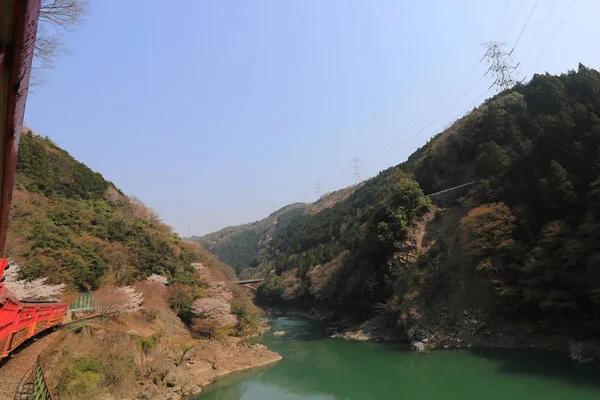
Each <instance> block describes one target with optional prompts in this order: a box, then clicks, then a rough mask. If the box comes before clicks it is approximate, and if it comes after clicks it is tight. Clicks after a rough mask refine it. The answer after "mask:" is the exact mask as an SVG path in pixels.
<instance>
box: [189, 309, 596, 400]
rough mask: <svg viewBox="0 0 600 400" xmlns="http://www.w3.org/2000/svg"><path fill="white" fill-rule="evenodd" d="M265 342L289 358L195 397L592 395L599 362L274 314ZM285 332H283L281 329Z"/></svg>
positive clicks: (554, 399) (367, 399) (370, 399)
mask: <svg viewBox="0 0 600 400" xmlns="http://www.w3.org/2000/svg"><path fill="white" fill-rule="evenodd" d="M270 324H271V331H269V332H267V333H265V334H264V335H262V336H261V337H260V338H259V342H260V343H261V344H264V345H266V346H267V347H269V348H270V349H271V350H273V351H276V352H277V353H279V354H281V355H282V357H283V359H282V360H281V361H280V362H278V363H275V364H273V365H271V366H269V367H267V368H259V369H256V370H251V371H248V372H246V373H241V374H231V375H229V376H227V377H222V378H219V379H216V380H215V382H214V383H213V384H211V385H208V386H206V387H204V388H203V391H202V393H201V394H200V395H199V396H197V397H194V400H220V399H229V400H242V399H243V400H280V399H283V398H293V399H296V400H331V399H347V400H388V399H389V400H396V399H398V398H402V399H406V400H413V399H414V400H416V399H420V400H425V399H426V400H434V399H439V398H443V399H445V400H458V399H477V398H485V399H488V400H501V399H502V400H504V399H506V398H511V399H514V400H531V399H544V400H564V399H567V398H568V399H570V400H592V399H594V400H595V399H597V398H598V396H600V385H599V384H598V381H597V376H598V374H599V373H600V369H599V368H600V366H598V365H597V364H575V363H572V362H571V361H570V360H569V359H568V358H567V357H566V356H565V355H564V354H561V353H556V352H547V351H542V350H537V349H535V350H530V349H527V350H514V349H502V350H500V349H478V348H470V349H449V350H441V351H435V352H422V353H419V352H414V351H407V349H408V346H406V345H404V344H401V345H399V344H398V343H388V342H383V341H382V342H380V343H376V342H374V341H362V342H361V341H356V340H339V339H332V338H330V337H329V336H330V333H329V332H328V328H327V326H326V325H325V324H324V323H321V322H318V321H315V320H309V319H306V318H301V317H289V316H287V317H284V316H280V317H274V316H273V317H272V318H271V320H270ZM276 332H284V333H282V334H281V333H279V334H278V333H276Z"/></svg>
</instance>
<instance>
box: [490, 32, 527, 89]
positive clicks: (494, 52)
mask: <svg viewBox="0 0 600 400" xmlns="http://www.w3.org/2000/svg"><path fill="white" fill-rule="evenodd" d="M505 44H506V43H504V42H486V43H482V44H481V45H482V46H484V47H486V48H487V51H486V53H485V55H484V56H483V57H482V58H481V60H482V61H483V60H484V59H486V60H487V62H488V64H490V68H489V69H488V70H487V72H486V73H485V75H488V74H491V75H492V77H493V78H494V83H492V85H491V86H490V89H491V88H492V87H494V86H495V87H496V88H497V89H498V91H501V90H505V89H509V88H511V87H513V86H514V85H515V84H516V83H517V80H518V79H517V78H515V77H516V75H517V67H518V66H519V64H517V65H514V66H513V65H512V62H513V60H512V56H511V54H510V53H508V52H506V51H504V50H503V49H502V46H504V45H505Z"/></svg>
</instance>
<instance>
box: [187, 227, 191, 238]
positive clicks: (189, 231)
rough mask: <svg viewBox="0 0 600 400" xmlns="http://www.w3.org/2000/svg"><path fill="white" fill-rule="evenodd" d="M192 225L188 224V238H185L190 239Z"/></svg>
mask: <svg viewBox="0 0 600 400" xmlns="http://www.w3.org/2000/svg"><path fill="white" fill-rule="evenodd" d="M191 232H192V224H188V236H187V237H192V233H191Z"/></svg>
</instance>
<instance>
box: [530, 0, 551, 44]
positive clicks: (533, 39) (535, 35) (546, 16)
mask: <svg viewBox="0 0 600 400" xmlns="http://www.w3.org/2000/svg"><path fill="white" fill-rule="evenodd" d="M556 1H557V0H554V1H553V2H552V4H550V8H548V11H546V15H544V18H543V19H542V22H541V23H540V25H539V26H538V28H537V29H536V30H535V33H534V34H533V37H532V39H531V42H529V46H527V49H525V51H524V54H529V50H531V46H533V43H535V39H536V38H537V37H538V34H539V33H540V30H541V29H542V27H543V26H544V24H545V23H546V21H547V20H548V17H549V16H550V13H551V12H552V9H553V8H554V6H555V5H556Z"/></svg>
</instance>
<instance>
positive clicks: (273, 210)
mask: <svg viewBox="0 0 600 400" xmlns="http://www.w3.org/2000/svg"><path fill="white" fill-rule="evenodd" d="M273 212H275V203H273Z"/></svg>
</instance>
